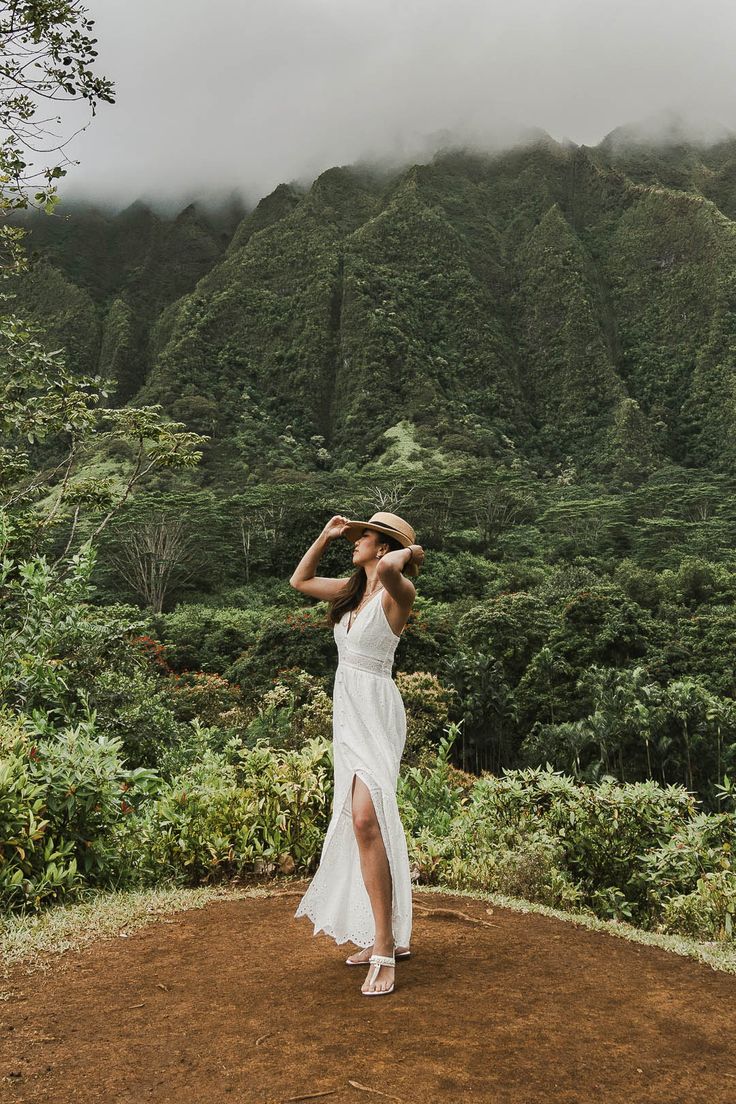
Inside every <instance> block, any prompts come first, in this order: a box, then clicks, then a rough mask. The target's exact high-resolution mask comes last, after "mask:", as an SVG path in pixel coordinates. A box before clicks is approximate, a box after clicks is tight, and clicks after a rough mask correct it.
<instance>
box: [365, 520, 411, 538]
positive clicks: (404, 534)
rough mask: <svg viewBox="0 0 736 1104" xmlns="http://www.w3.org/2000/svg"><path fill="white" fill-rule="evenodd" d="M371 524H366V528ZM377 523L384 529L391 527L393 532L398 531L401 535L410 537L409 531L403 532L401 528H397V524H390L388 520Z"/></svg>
mask: <svg viewBox="0 0 736 1104" xmlns="http://www.w3.org/2000/svg"><path fill="white" fill-rule="evenodd" d="M369 525H370V522H368V523H367V524H366V528H368V526H369ZM376 525H380V527H381V528H382V529H390V530H391V532H392V533H398V534H399V536H400V537H408V536H409V534H408V533H402V531H401V529H397V528H396V526H395V525H389V524H388V522H387V521H377V522H376Z"/></svg>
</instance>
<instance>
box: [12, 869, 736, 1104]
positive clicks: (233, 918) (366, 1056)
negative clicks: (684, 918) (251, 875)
mask: <svg viewBox="0 0 736 1104" xmlns="http://www.w3.org/2000/svg"><path fill="white" fill-rule="evenodd" d="M304 887H306V882H305V883H304ZM299 888H300V884H294V883H292V885H291V886H289V888H288V889H284V888H282V889H280V890H279V889H276V890H274V895H272V896H270V897H268V898H243V899H240V900H236V901H215V902H212V903H211V904H208V905H207V906H205V907H204V908H201V909H194V910H191V911H187V912H179V913H172V914H170V915H169V916H167V917H164V918H159V919H158V920H156V921H154V922H152V923H151V924H150V925H148V926H146V927H143V928H140V929H138V930H134V931H132V932H131V933H130V935H129V937H128V938H121V937H120V936H116V937H115V938H110V939H105V940H102V941H100V942H97V943H94V944H92V945H91V946H89V947H87V948H86V949H84V950H81V951H72V952H67V953H66V954H64V955H63V956H62V957H61V958H60V959H59V960H58V962H56V963H55V964H54V966H53V968H52V969H51V970H49V971H47V972H44V973H40V972H37V973H34V974H32V975H27V974H25V972H24V970H23V968H22V966H19V967H15V968H14V969H13V971H12V973H11V976H10V979H9V982H8V983H7V984H6V986H5V988H6V990H7V991H9V992H10V999H9V1000H7V1001H6V1002H5V1003H4V1004H3V1005H2V1007H0V1099H2V1101H13V1102H23V1104H40V1102H42V1101H43V1102H44V1104H51V1102H53V1104H67V1102H76V1104H92V1102H95V1104H102V1102H104V1104H141V1102H142V1101H157V1102H166V1104H168V1102H177V1104H214V1102H215V1101H218V1102H221V1101H223V1100H226V1101H227V1100H232V1101H233V1102H236V1101H237V1102H242V1104H281V1102H286V1101H290V1102H295V1101H302V1100H304V1101H316V1102H317V1104H322V1102H323V1101H324V1102H325V1104H381V1101H392V1100H393V1101H403V1102H412V1104H413V1102H419V1104H423V1102H427V1104H434V1102H438V1104H439V1102H441V1104H466V1102H471V1101H483V1102H486V1101H488V1102H489V1104H490V1102H494V1104H537V1102H539V1104H542V1102H544V1104H550V1102H558V1101H559V1102H562V1101H564V1102H570V1104H571V1102H575V1104H578V1102H579V1104H591V1102H594V1104H602V1102H619V1101H621V1102H626V1104H646V1102H650V1101H656V1102H657V1104H690V1102H691V1101H692V1102H693V1104H694V1102H696V1101H697V1102H698V1104H701V1102H702V1101H708V1102H709V1104H720V1102H721V1101H723V1102H724V1104H725V1102H726V1101H728V1102H729V1104H731V1102H733V1101H734V1100H736V1048H734V1030H735V1029H736V977H734V976H731V975H728V974H724V973H717V972H715V971H713V970H711V969H710V967H708V966H704V965H702V964H700V963H698V962H696V961H694V960H693V959H688V958H683V957H680V956H677V955H674V954H671V953H669V952H667V951H664V950H660V949H659V948H653V947H646V946H642V945H639V944H635V943H630V942H627V941H625V940H623V939H617V938H615V937H612V936H610V935H606V934H604V933H599V932H593V931H589V930H586V929H585V928H581V927H578V926H576V925H574V924H569V923H565V922H564V921H561V920H557V919H554V918H550V917H545V916H540V915H535V914H531V913H519V912H515V911H511V910H509V909H503V908H498V907H494V908H492V909H489V906H488V904H487V903H486V902H484V901H479V900H473V899H470V898H466V897H454V896H452V895H449V894H448V895H436V894H432V895H429V894H415V895H414V903H415V916H414V930H413V936H412V957H411V958H410V959H409V960H407V961H406V962H401V963H399V964H397V969H396V989H395V991H394V992H393V993H392V994H390V995H389V996H386V997H364V996H362V995H361V993H360V985H361V983H362V981H363V978H364V976H365V972H366V971H365V969H363V968H362V967H360V968H354V969H350V968H348V967H347V966H345V965H344V964H343V962H344V959H345V957H346V956H347V954H348V953H349V952H350V950H352V949H353V948H352V945H351V944H344V945H342V946H340V947H338V946H336V945H335V943H334V942H333V941H332V940H331V939H328V938H327V937H326V936H325V935H324V934H322V933H320V934H319V935H317V936H316V937H313V936H312V925H311V923H310V922H309V921H308V920H307V919H305V918H300V919H299V920H295V919H294V918H293V912H294V910H295V908H296V904H297V901H298V898H299V896H300V893H299Z"/></svg>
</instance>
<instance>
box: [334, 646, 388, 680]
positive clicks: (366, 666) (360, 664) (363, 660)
mask: <svg viewBox="0 0 736 1104" xmlns="http://www.w3.org/2000/svg"><path fill="white" fill-rule="evenodd" d="M338 666H339V667H355V668H357V670H358V671H370V673H371V674H372V675H383V677H384V678H391V671H392V669H393V663H391V661H390V660H385V659H375V658H374V657H373V656H367V655H360V654H359V653H358V652H347V651H346V650H343V652H342V655H341V656H340V662H339V664H338Z"/></svg>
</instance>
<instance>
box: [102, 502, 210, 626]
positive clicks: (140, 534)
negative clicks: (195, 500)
mask: <svg viewBox="0 0 736 1104" xmlns="http://www.w3.org/2000/svg"><path fill="white" fill-rule="evenodd" d="M195 560H196V544H195V541H194V539H193V538H192V536H191V535H190V534H189V533H188V532H187V529H186V525H185V522H184V521H183V519H182V518H181V517H176V516H173V515H171V514H160V515H159V516H158V517H155V518H149V519H148V520H146V521H142V522H139V523H138V525H137V526H135V527H133V528H131V529H129V530H128V531H127V533H126V534H125V535H124V536H122V537H121V554H120V555H119V556H118V557H117V559H116V561H115V566H116V567H117V568H118V570H119V571H120V574H121V575H122V576H123V578H124V579H125V580H126V582H128V583H129V584H130V586H131V587H132V589H133V590H134V592H135V593H136V594H137V595H138V597H139V598H140V599H141V600H142V602H143V604H144V605H145V606H147V607H148V608H149V609H151V610H152V611H153V612H154V613H161V611H162V609H163V607H164V599H165V597H166V591H167V589H168V587H169V584H170V583H171V581H172V578H174V577H175V576H176V577H178V578H179V580H180V581H181V579H182V578H186V577H187V576H188V575H191V573H192V571H191V568H192V565H193V563H194V562H195Z"/></svg>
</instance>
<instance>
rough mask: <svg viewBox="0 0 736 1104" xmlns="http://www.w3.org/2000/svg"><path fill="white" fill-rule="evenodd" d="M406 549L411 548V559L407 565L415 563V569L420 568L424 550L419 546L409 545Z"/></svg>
mask: <svg viewBox="0 0 736 1104" xmlns="http://www.w3.org/2000/svg"><path fill="white" fill-rule="evenodd" d="M407 547H408V548H411V559H410V560H408V561H407V562H408V563H415V564H416V565H417V567H421V566H422V564H423V563H424V549H423V548H422V546H421V544H409V545H407Z"/></svg>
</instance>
